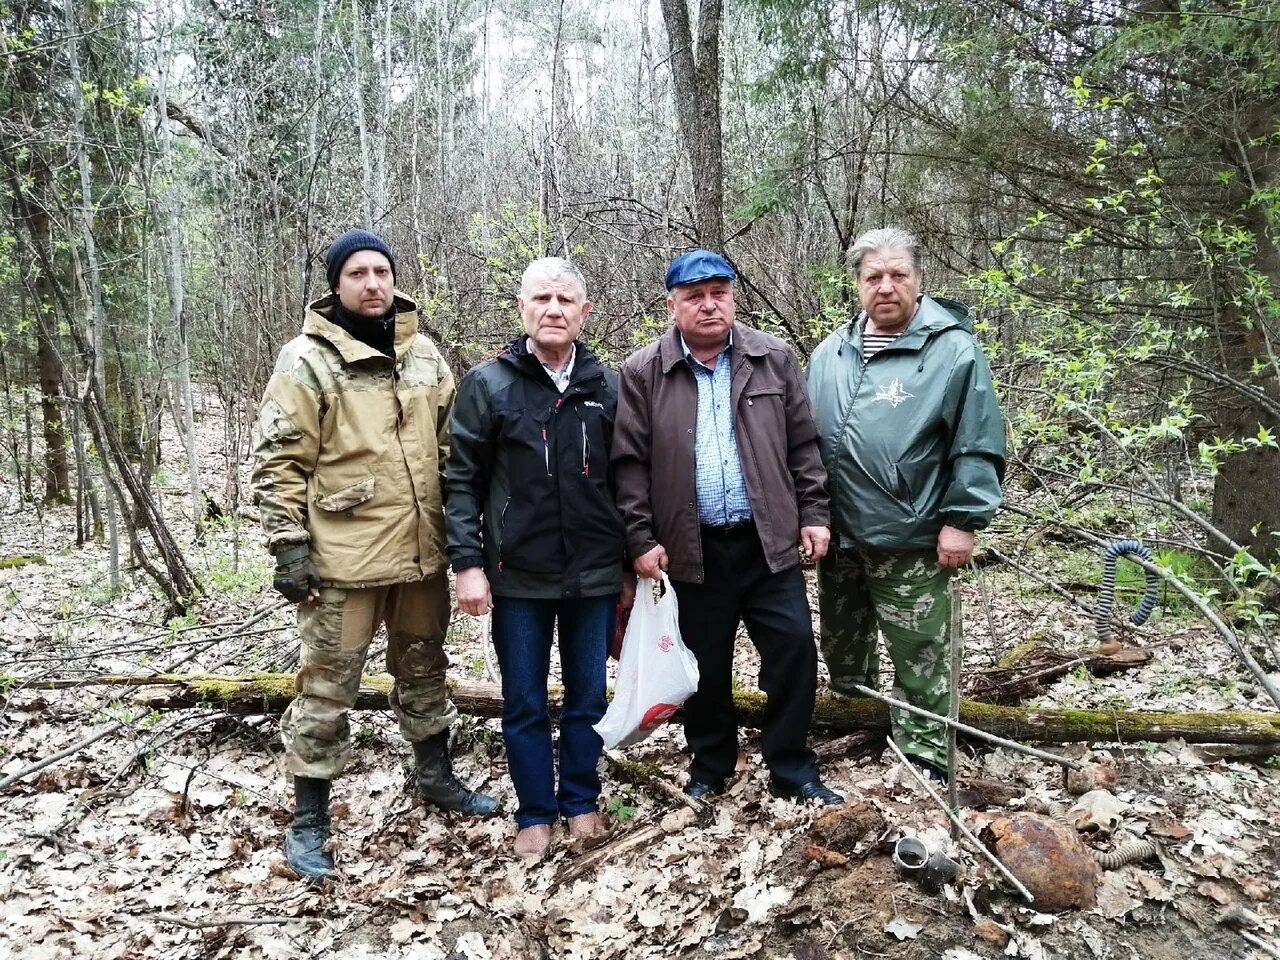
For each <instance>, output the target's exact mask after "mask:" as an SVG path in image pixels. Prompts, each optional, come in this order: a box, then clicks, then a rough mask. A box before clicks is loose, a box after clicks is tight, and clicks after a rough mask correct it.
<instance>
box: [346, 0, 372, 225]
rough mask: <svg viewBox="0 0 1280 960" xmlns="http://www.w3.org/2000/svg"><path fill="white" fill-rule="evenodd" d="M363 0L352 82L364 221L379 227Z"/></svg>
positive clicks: (356, 5)
mask: <svg viewBox="0 0 1280 960" xmlns="http://www.w3.org/2000/svg"><path fill="white" fill-rule="evenodd" d="M360 17H361V13H360V0H351V50H350V52H349V56H350V59H351V81H352V82H351V86H352V92H353V94H354V96H353V99H354V100H355V106H356V128H357V129H358V130H359V131H360V176H361V179H360V182H361V184H362V185H363V188H364V189H363V192H364V225H365V229H367V230H376V229H377V220H376V219H375V217H374V210H373V158H372V149H371V145H370V143H369V124H368V122H367V120H366V119H365V102H364V43H363V41H362V40H361V33H360Z"/></svg>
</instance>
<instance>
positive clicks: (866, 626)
mask: <svg viewBox="0 0 1280 960" xmlns="http://www.w3.org/2000/svg"><path fill="white" fill-rule="evenodd" d="M951 573H952V571H950V570H943V569H940V568H939V567H938V557H937V554H936V553H935V552H934V551H929V552H928V553H890V552H888V551H884V550H870V549H867V550H862V549H851V550H833V551H832V552H831V553H830V554H829V555H828V556H826V557H825V558H823V559H822V560H820V561H819V562H818V614H819V621H820V623H819V631H818V638H819V644H820V646H821V647H822V658H823V660H825V661H826V664H827V671H828V672H829V673H830V675H831V681H830V683H831V689H832V690H833V691H835V692H836V693H838V694H842V695H844V696H858V695H859V694H858V692H857V691H856V690H854V689H853V686H854V684H862V685H863V686H867V687H870V688H871V689H873V690H874V689H877V680H878V675H879V663H880V658H879V654H878V652H877V649H876V632H877V628H878V629H879V631H880V632H881V633H883V634H884V638H885V645H886V647H887V648H888V652H889V659H890V660H891V661H892V662H893V669H894V679H895V687H896V688H897V691H898V692H900V693H901V695H902V696H901V699H903V700H905V701H906V702H907V703H910V704H912V705H913V706H917V707H921V708H923V709H925V710H928V711H930V712H932V713H938V714H943V715H945V714H946V713H947V704H948V689H949V683H950V658H949V656H948V651H947V633H948V624H949V621H950V619H951V597H950V594H949V593H948V591H947V587H948V582H949V581H950V579H951ZM889 717H890V720H891V722H892V724H893V739H894V742H896V743H897V744H898V746H899V747H900V748H901V749H902V752H903V753H906V754H911V755H915V756H917V757H920V758H921V759H923V760H926V761H928V762H929V763H932V764H934V765H936V766H938V767H940V768H942V769H946V765H947V737H946V727H945V726H944V725H943V724H940V723H937V722H936V721H933V720H926V719H924V718H923V717H920V716H917V715H915V714H912V713H908V712H907V711H905V710H898V709H890V711H889Z"/></svg>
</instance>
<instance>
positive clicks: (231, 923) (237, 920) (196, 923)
mask: <svg viewBox="0 0 1280 960" xmlns="http://www.w3.org/2000/svg"><path fill="white" fill-rule="evenodd" d="M156 920H157V921H158V922H160V923H172V924H174V925H175V926H179V927H186V928H187V929H188V930H207V929H208V928H210V927H262V926H268V925H274V924H281V923H293V922H294V921H297V920H304V921H314V920H315V917H209V918H207V919H205V920H188V919H187V918H186V917H179V916H177V915H176V914H173V913H157V914H156Z"/></svg>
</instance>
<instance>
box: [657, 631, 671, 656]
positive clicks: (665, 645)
mask: <svg viewBox="0 0 1280 960" xmlns="http://www.w3.org/2000/svg"><path fill="white" fill-rule="evenodd" d="M658 649H659V650H661V651H662V652H663V653H666V652H667V651H668V650H670V649H671V638H670V637H668V636H666V635H665V634H664V635H663V636H662V637H660V638H659V639H658Z"/></svg>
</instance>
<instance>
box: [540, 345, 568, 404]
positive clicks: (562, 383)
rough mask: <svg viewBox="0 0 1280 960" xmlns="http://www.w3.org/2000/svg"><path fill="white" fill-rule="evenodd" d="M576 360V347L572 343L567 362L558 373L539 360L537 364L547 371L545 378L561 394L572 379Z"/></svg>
mask: <svg viewBox="0 0 1280 960" xmlns="http://www.w3.org/2000/svg"><path fill="white" fill-rule="evenodd" d="M535 356H536V354H535ZM577 359H578V345H577V343H572V344H570V345H569V362H568V363H566V364H565V365H564V368H563V369H561V370H560V371H559V372H557V371H555V370H552V369H551V368H550V367H549V366H547V365H546V364H545V363H542V361H541V360H539V361H538V362H539V363H542V369H543V370H545V371H547V376H548V377H550V378H551V382H552V383H554V384H555V385H556V388H557V389H558V390H559V391H560V392H561V393H564V391H565V387H567V386H569V381H570V380H572V379H573V364H574V362H575V361H576V360H577Z"/></svg>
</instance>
